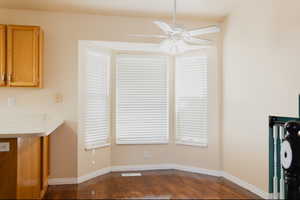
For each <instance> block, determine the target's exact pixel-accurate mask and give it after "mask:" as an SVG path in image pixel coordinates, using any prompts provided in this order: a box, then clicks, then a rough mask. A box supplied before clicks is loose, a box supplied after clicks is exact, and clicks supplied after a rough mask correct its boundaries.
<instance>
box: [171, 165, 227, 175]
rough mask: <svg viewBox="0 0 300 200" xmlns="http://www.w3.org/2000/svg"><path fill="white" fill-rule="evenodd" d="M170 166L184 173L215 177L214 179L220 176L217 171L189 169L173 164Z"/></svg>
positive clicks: (188, 167)
mask: <svg viewBox="0 0 300 200" xmlns="http://www.w3.org/2000/svg"><path fill="white" fill-rule="evenodd" d="M172 166H173V167H172V169H176V170H180V171H186V172H191V173H197V174H205V175H210V176H216V177H221V176H222V173H221V172H220V171H217V170H211V169H204V168H198V167H190V166H186V165H178V164H173V165H172Z"/></svg>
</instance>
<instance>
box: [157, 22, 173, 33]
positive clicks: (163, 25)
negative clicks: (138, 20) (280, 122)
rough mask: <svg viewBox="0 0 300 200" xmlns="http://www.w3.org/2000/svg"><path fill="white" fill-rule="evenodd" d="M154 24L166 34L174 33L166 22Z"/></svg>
mask: <svg viewBox="0 0 300 200" xmlns="http://www.w3.org/2000/svg"><path fill="white" fill-rule="evenodd" d="M153 23H154V24H156V25H157V26H158V27H159V28H160V29H162V30H163V31H164V33H166V34H169V33H172V32H174V30H173V29H172V27H171V26H170V25H169V24H167V23H165V22H162V21H154V22H153Z"/></svg>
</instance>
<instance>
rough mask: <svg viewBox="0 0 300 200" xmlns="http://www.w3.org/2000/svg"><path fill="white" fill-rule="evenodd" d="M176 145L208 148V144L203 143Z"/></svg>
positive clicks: (177, 143) (181, 143)
mask: <svg viewBox="0 0 300 200" xmlns="http://www.w3.org/2000/svg"><path fill="white" fill-rule="evenodd" d="M175 144H176V145H186V146H195V147H203V148H208V144H201V143H198V144H196V143H190V142H176V143H175Z"/></svg>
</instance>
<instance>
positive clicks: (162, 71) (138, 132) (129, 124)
mask: <svg viewBox="0 0 300 200" xmlns="http://www.w3.org/2000/svg"><path fill="white" fill-rule="evenodd" d="M167 62H168V60H167V57H165V56H149V55H119V56H117V60H116V63H117V118H116V129H117V130H116V132H117V143H118V144H141V143H147V144H150V143H167V142H168V88H167V87H168V80H167Z"/></svg>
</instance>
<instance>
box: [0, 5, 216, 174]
mask: <svg viewBox="0 0 300 200" xmlns="http://www.w3.org/2000/svg"><path fill="white" fill-rule="evenodd" d="M153 20H155V19H154V18H153V19H150V18H132V17H114V16H98V15H84V14H64V13H56V12H41V11H29V10H9V9H0V23H1V24H22V25H39V26H41V27H42V28H43V29H44V32H45V45H44V46H45V52H44V53H45V55H44V58H45V66H44V71H45V76H44V79H45V84H44V85H45V87H44V88H43V89H30V88H0V109H1V113H4V110H5V112H13V110H25V111H27V112H33V111H34V112H48V113H52V114H55V115H60V116H61V117H62V118H64V119H65V120H66V123H65V125H64V126H63V127H61V128H59V129H58V130H57V131H56V132H55V133H54V134H53V135H52V136H51V178H67V177H77V176H83V175H85V174H88V173H90V172H93V171H96V170H98V169H102V168H105V167H108V166H110V165H111V163H112V164H114V165H132V164H157V163H161V162H165V160H166V159H165V158H166V157H168V158H169V155H172V157H171V158H170V160H171V161H172V160H174V159H175V158H178V159H176V160H177V161H178V162H180V163H183V164H187V165H191V166H195V167H202V168H211V169H220V155H221V154H220V145H219V143H220V140H219V124H220V121H219V104H220V102H219V100H218V99H219V96H218V95H219V89H220V87H219V84H220V82H219V81H220V74H219V69H220V59H219V58H220V57H221V54H220V45H221V35H215V36H212V37H213V39H216V41H217V48H216V52H218V53H216V55H215V56H216V57H215V61H214V64H213V66H210V70H211V72H212V77H213V79H212V81H213V82H212V84H211V85H210V87H211V88H212V96H211V98H212V101H211V102H212V103H211V107H212V114H211V118H212V119H216V120H214V121H213V123H212V124H211V125H210V126H211V127H212V128H211V129H210V144H209V148H206V149H203V148H197V147H183V150H181V149H179V148H175V147H174V148H170V147H169V146H168V145H165V146H156V145H146V146H145V145H132V146H130V145H124V146H118V147H116V148H115V150H114V152H112V153H111V148H110V147H107V148H100V149H97V150H96V152H95V153H94V154H93V153H92V152H91V151H85V150H84V144H83V141H84V140H83V137H84V136H83V135H82V134H81V133H78V131H77V122H78V115H77V106H78V101H77V99H78V98H77V96H78V92H77V91H78V88H77V85H78V41H79V40H101V41H126V42H158V41H156V40H151V39H137V38H132V37H129V36H128V35H129V34H138V33H140V34H143V33H144V34H147V33H149V34H158V33H160V30H159V29H158V28H157V27H156V26H155V25H154V24H153V23H152V21H153ZM179 23H182V24H185V25H186V26H187V27H188V28H191V29H193V28H197V27H200V26H203V25H208V24H215V23H216V22H214V21H211V22H209V21H205V22H201V20H200V19H199V20H197V21H190V20H189V21H181V22H180V21H179ZM56 93H60V94H62V95H63V98H64V100H63V103H62V104H55V103H54V95H55V94H56ZM10 96H15V97H16V99H17V106H16V108H15V109H12V108H8V107H7V98H8V97H10ZM144 150H146V151H149V152H150V153H151V154H152V155H153V157H152V158H151V159H148V160H144V158H143V154H142V153H141V152H143V151H144ZM111 154H112V155H113V157H114V159H113V160H112V158H111ZM132 155H134V158H133V157H132ZM92 160H95V161H96V164H95V165H92V164H91V163H92V162H91V161H92Z"/></svg>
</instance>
